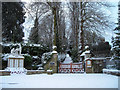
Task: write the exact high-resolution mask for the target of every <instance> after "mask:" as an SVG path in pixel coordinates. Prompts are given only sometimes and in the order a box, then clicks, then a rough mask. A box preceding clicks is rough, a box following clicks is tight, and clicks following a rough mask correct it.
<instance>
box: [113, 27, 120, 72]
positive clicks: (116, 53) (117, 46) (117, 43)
mask: <svg viewBox="0 0 120 90" xmlns="http://www.w3.org/2000/svg"><path fill="white" fill-rule="evenodd" d="M115 33H116V37H115V38H114V39H113V60H114V61H115V64H116V68H117V69H118V70H120V27H119V26H118V27H117V28H116V29H115Z"/></svg>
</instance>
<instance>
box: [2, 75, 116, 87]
mask: <svg viewBox="0 0 120 90" xmlns="http://www.w3.org/2000/svg"><path fill="white" fill-rule="evenodd" d="M0 79H2V82H1V81H0V86H1V85H2V88H118V77H117V76H113V75H106V74H53V75H47V74H38V75H14V76H0Z"/></svg>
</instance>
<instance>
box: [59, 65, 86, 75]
mask: <svg viewBox="0 0 120 90" xmlns="http://www.w3.org/2000/svg"><path fill="white" fill-rule="evenodd" d="M83 72H84V69H83V64H82V63H70V64H63V63H60V65H59V73H83Z"/></svg>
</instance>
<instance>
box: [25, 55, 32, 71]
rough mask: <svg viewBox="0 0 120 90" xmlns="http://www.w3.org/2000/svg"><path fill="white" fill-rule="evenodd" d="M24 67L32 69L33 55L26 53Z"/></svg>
mask: <svg viewBox="0 0 120 90" xmlns="http://www.w3.org/2000/svg"><path fill="white" fill-rule="evenodd" d="M24 67H25V68H26V69H32V57H31V56H30V55H24Z"/></svg>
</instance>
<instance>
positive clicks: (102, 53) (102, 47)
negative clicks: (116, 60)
mask: <svg viewBox="0 0 120 90" xmlns="http://www.w3.org/2000/svg"><path fill="white" fill-rule="evenodd" d="M90 49H91V51H92V53H93V54H94V56H96V57H108V56H110V50H111V46H110V44H109V42H100V43H99V44H98V45H93V46H90Z"/></svg>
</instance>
